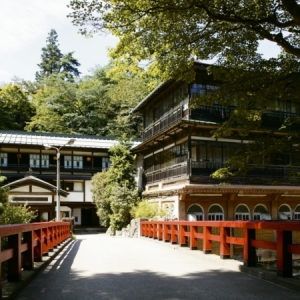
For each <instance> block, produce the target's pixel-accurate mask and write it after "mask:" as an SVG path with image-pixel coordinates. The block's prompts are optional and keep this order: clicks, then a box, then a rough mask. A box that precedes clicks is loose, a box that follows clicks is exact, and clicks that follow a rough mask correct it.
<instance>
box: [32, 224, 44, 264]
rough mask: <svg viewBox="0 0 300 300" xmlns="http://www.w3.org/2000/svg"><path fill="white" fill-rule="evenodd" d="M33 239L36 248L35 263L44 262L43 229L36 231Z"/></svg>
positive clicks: (34, 251)
mask: <svg viewBox="0 0 300 300" xmlns="http://www.w3.org/2000/svg"><path fill="white" fill-rule="evenodd" d="M33 239H34V241H35V246H34V250H33V253H34V260H35V261H42V256H43V248H42V229H36V230H34V232H33Z"/></svg>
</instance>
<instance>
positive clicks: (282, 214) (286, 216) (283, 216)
mask: <svg viewBox="0 0 300 300" xmlns="http://www.w3.org/2000/svg"><path fill="white" fill-rule="evenodd" d="M278 216H279V219H280V220H291V219H292V214H291V209H290V208H289V206H287V205H286V204H283V205H281V206H280V208H279V210H278Z"/></svg>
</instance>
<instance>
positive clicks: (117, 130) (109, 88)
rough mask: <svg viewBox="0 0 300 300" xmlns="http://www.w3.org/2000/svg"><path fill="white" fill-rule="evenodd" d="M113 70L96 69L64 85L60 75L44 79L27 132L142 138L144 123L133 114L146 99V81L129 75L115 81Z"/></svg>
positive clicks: (35, 93) (35, 92) (35, 94)
mask: <svg viewBox="0 0 300 300" xmlns="http://www.w3.org/2000/svg"><path fill="white" fill-rule="evenodd" d="M111 68H112V65H108V66H105V67H101V68H97V69H95V70H94V71H93V73H92V74H91V75H89V76H85V77H84V78H83V79H81V80H80V81H78V82H68V81H65V80H63V79H62V78H61V77H60V76H59V75H57V74H52V75H50V76H48V77H46V78H44V79H43V80H42V81H41V82H40V84H39V85H38V87H37V89H32V93H31V96H32V104H33V106H34V107H35V109H36V114H35V115H34V116H33V117H32V119H31V121H30V122H28V123H27V126H26V128H25V129H26V130H27V131H42V132H57V133H75V134H88V135H102V136H105V135H113V136H117V137H121V136H122V135H123V134H124V133H125V134H126V135H127V136H129V137H137V136H139V134H140V127H141V120H140V118H138V117H137V116H133V115H131V114H130V111H131V109H132V108H133V107H135V106H136V104H137V103H138V101H139V100H140V98H141V97H144V96H145V95H146V93H147V85H146V81H145V80H144V79H143V78H141V77H138V76H135V77H133V76H129V75H125V76H123V77H119V78H117V79H114V78H113V77H111V76H110V75H109V72H110V70H111ZM27 86H29V88H32V86H31V85H28V84H27Z"/></svg>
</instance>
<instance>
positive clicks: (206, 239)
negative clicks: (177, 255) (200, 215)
mask: <svg viewBox="0 0 300 300" xmlns="http://www.w3.org/2000/svg"><path fill="white" fill-rule="evenodd" d="M210 235H211V227H208V226H203V253H204V254H210V253H211V251H212V247H211V240H210Z"/></svg>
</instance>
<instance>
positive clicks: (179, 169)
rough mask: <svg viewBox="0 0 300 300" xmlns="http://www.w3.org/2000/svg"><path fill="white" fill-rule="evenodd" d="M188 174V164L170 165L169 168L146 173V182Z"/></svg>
mask: <svg viewBox="0 0 300 300" xmlns="http://www.w3.org/2000/svg"><path fill="white" fill-rule="evenodd" d="M187 174H188V164H187V163H183V164H180V165H175V166H171V167H169V168H164V169H160V170H157V171H153V172H148V173H147V174H146V178H147V183H151V182H156V181H160V180H163V179H167V178H174V177H179V176H183V175H187Z"/></svg>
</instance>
